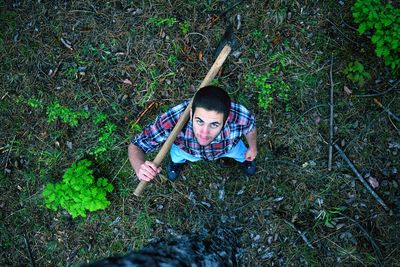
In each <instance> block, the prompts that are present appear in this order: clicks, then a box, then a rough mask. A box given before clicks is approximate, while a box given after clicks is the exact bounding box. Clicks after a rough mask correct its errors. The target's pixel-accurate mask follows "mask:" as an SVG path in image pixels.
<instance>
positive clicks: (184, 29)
mask: <svg viewBox="0 0 400 267" xmlns="http://www.w3.org/2000/svg"><path fill="white" fill-rule="evenodd" d="M189 31H190V23H189V21H187V20H185V21H184V22H183V23H182V24H181V32H182V33H183V34H187V33H188V32H189Z"/></svg>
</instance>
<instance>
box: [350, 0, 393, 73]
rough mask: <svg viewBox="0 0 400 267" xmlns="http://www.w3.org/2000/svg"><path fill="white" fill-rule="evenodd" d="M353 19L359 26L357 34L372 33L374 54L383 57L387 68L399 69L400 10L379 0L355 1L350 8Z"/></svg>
mask: <svg viewBox="0 0 400 267" xmlns="http://www.w3.org/2000/svg"><path fill="white" fill-rule="evenodd" d="M352 13H353V18H354V21H355V22H356V23H358V24H359V27H358V32H359V33H360V34H364V33H366V32H367V31H371V32H372V36H371V41H372V43H373V44H375V53H376V55H377V56H378V57H383V58H384V62H385V64H386V65H387V66H390V67H391V69H392V70H394V71H398V70H399V68H400V9H399V8H395V7H393V6H392V5H391V4H386V5H384V4H383V3H382V1H381V0H357V1H355V3H354V5H353V7H352Z"/></svg>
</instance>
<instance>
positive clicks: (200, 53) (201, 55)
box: [198, 51, 203, 62]
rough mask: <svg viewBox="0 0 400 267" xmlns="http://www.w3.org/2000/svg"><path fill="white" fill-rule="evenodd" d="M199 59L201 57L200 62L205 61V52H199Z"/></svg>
mask: <svg viewBox="0 0 400 267" xmlns="http://www.w3.org/2000/svg"><path fill="white" fill-rule="evenodd" d="M198 57H199V61H200V62H202V61H203V52H202V51H200V52H199V56H198Z"/></svg>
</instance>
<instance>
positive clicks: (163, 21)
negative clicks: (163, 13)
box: [147, 16, 177, 27]
mask: <svg viewBox="0 0 400 267" xmlns="http://www.w3.org/2000/svg"><path fill="white" fill-rule="evenodd" d="M147 23H148V24H152V25H155V26H157V27H161V26H163V25H167V26H168V27H172V26H173V25H174V24H175V23H177V20H176V18H173V17H172V18H160V17H158V16H154V17H151V18H149V19H148V20H147Z"/></svg>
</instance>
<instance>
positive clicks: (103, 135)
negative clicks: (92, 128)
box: [89, 112, 117, 159]
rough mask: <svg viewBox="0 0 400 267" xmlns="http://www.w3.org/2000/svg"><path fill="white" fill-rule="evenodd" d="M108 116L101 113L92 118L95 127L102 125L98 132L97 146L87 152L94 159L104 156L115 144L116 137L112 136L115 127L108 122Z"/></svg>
mask: <svg viewBox="0 0 400 267" xmlns="http://www.w3.org/2000/svg"><path fill="white" fill-rule="evenodd" d="M107 120H108V116H107V115H106V114H104V113H102V112H100V113H98V114H97V115H96V116H95V117H94V118H93V123H94V124H95V125H98V126H100V125H102V126H100V127H99V130H98V136H99V137H98V141H97V145H96V146H95V147H94V148H92V149H91V151H90V152H89V154H90V155H94V156H95V158H96V159H99V158H100V157H102V156H103V155H104V153H105V152H107V151H109V150H111V148H112V147H113V146H114V145H115V143H116V142H117V139H116V137H115V136H114V133H115V130H116V129H117V125H115V124H114V123H111V122H108V121H107Z"/></svg>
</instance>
